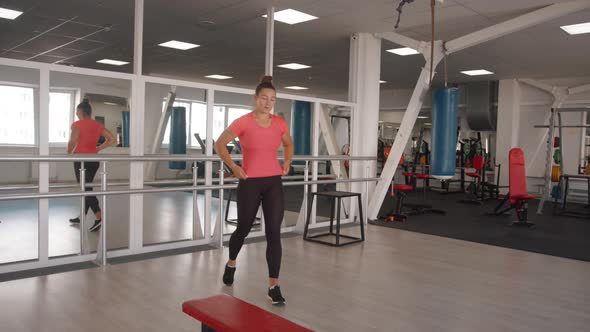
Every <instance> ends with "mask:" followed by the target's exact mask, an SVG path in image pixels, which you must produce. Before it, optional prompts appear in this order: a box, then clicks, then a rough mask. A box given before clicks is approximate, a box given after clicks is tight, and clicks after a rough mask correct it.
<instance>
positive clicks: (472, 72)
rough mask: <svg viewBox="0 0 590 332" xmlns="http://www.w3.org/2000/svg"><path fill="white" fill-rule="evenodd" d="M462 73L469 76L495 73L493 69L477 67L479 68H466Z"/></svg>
mask: <svg viewBox="0 0 590 332" xmlns="http://www.w3.org/2000/svg"><path fill="white" fill-rule="evenodd" d="M461 73H463V74H465V75H469V76H479V75H491V74H493V73H492V72H491V71H487V70H485V69H477V70H465V71H462V72H461Z"/></svg>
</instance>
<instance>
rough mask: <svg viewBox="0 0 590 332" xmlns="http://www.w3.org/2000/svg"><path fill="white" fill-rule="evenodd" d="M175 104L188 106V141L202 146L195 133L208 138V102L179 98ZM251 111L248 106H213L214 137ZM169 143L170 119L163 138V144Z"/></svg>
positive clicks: (163, 104) (193, 144) (196, 145)
mask: <svg viewBox="0 0 590 332" xmlns="http://www.w3.org/2000/svg"><path fill="white" fill-rule="evenodd" d="M165 103H166V101H164V102H162V109H163V108H164V106H165ZM173 106H174V107H177V106H181V107H185V108H186V111H187V112H186V116H187V122H186V124H187V125H186V132H187V136H188V137H187V141H188V142H187V143H188V144H190V147H193V148H201V146H200V145H199V142H198V141H197V139H196V138H195V134H199V136H200V137H201V138H202V139H203V140H206V139H207V104H206V103H203V102H197V101H190V100H183V99H177V100H176V101H175V102H174V105H173ZM249 112H250V110H249V109H246V108H240V107H231V106H215V107H214V108H213V139H217V138H218V137H219V135H221V133H223V131H224V130H225V128H227V126H229V125H230V124H231V123H232V122H233V121H234V120H235V119H237V118H239V117H240V116H242V115H244V114H247V113H249ZM226 114H227V121H226ZM168 144H170V121H168V124H167V125H166V131H165V132H164V138H163V139H162V145H164V146H167V145H168Z"/></svg>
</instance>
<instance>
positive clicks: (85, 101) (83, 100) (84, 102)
mask: <svg viewBox="0 0 590 332" xmlns="http://www.w3.org/2000/svg"><path fill="white" fill-rule="evenodd" d="M82 103H83V104H90V101H89V100H88V98H84V99H82Z"/></svg>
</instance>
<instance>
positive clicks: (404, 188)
mask: <svg viewBox="0 0 590 332" xmlns="http://www.w3.org/2000/svg"><path fill="white" fill-rule="evenodd" d="M393 190H397V191H412V190H414V187H413V186H410V185H409V184H394V185H393Z"/></svg>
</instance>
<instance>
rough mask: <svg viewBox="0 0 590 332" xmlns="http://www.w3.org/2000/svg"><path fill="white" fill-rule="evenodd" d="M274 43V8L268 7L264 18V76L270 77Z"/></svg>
mask: <svg viewBox="0 0 590 332" xmlns="http://www.w3.org/2000/svg"><path fill="white" fill-rule="evenodd" d="M274 41H275V7H269V8H268V11H267V17H266V65H265V71H264V72H265V73H266V75H269V76H272V72H273V70H272V69H273V62H274Z"/></svg>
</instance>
